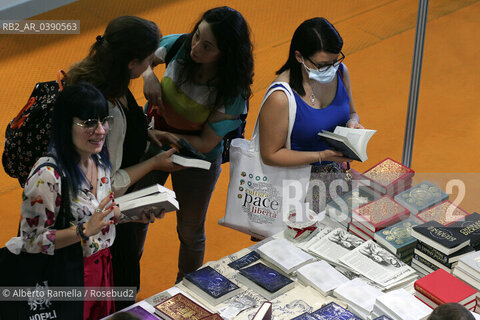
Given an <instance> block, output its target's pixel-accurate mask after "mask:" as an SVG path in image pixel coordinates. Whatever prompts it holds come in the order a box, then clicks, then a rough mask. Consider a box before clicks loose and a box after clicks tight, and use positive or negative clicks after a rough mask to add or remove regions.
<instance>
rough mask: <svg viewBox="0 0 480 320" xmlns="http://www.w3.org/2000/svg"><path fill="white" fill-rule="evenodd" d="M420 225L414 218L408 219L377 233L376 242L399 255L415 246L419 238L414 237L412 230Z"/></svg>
mask: <svg viewBox="0 0 480 320" xmlns="http://www.w3.org/2000/svg"><path fill="white" fill-rule="evenodd" d="M417 225H418V223H417V222H416V220H414V219H413V218H408V219H406V220H402V221H400V222H397V223H396V224H394V225H391V226H389V227H386V228H385V229H383V230H380V231H377V232H376V233H375V235H374V237H373V238H374V239H375V241H377V242H378V243H380V244H381V245H382V246H384V247H385V248H387V249H388V250H390V252H393V253H395V254H396V253H398V252H401V251H403V250H405V249H407V248H410V247H412V248H413V246H415V244H416V242H417V238H415V237H413V236H412V228H413V227H414V226H417Z"/></svg>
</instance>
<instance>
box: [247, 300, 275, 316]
mask: <svg viewBox="0 0 480 320" xmlns="http://www.w3.org/2000/svg"><path fill="white" fill-rule="evenodd" d="M252 320H272V303H271V302H270V301H265V302H264V303H262V305H261V306H260V308H258V310H257V312H256V313H255V315H254V316H253V318H252Z"/></svg>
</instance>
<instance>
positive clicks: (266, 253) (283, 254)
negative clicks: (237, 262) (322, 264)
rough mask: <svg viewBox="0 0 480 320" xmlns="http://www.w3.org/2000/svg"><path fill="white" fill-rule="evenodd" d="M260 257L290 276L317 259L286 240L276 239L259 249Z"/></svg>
mask: <svg viewBox="0 0 480 320" xmlns="http://www.w3.org/2000/svg"><path fill="white" fill-rule="evenodd" d="M257 252H258V253H259V254H260V256H261V257H262V258H263V259H265V260H266V261H268V262H269V263H272V264H273V265H274V266H275V267H278V268H279V269H280V270H282V271H283V272H285V273H287V274H290V273H292V272H293V271H295V270H296V269H298V268H300V267H301V266H303V265H305V264H307V263H309V262H311V261H314V260H315V258H314V257H313V256H312V255H310V254H308V253H306V252H305V251H303V250H301V249H299V248H298V247H297V246H295V245H294V244H293V243H292V242H290V241H288V240H286V239H274V240H272V241H269V242H267V243H265V244H264V245H262V246H260V247H258V248H257Z"/></svg>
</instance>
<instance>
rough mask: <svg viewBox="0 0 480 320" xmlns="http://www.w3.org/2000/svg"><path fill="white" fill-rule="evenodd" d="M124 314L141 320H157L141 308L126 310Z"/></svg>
mask: <svg viewBox="0 0 480 320" xmlns="http://www.w3.org/2000/svg"><path fill="white" fill-rule="evenodd" d="M125 312H127V313H130V314H132V315H134V316H137V317H138V318H140V319H141V320H158V317H156V316H154V315H153V314H151V313H150V312H148V311H147V310H145V309H144V308H142V307H141V306H136V307H133V308H131V309H128V310H127V311H125Z"/></svg>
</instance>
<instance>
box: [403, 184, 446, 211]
mask: <svg viewBox="0 0 480 320" xmlns="http://www.w3.org/2000/svg"><path fill="white" fill-rule="evenodd" d="M444 200H448V194H446V193H445V192H444V191H443V190H442V189H440V188H438V187H437V186H435V185H433V184H432V183H431V182H429V181H423V182H420V183H419V184H418V185H416V186H414V187H412V188H410V189H408V190H405V191H403V192H401V193H399V194H397V195H396V196H395V201H397V202H398V203H400V204H401V205H402V206H404V207H405V208H407V209H408V210H409V211H410V213H411V214H417V213H419V212H421V211H424V210H426V209H428V208H430V207H432V206H434V205H436V204H438V203H440V202H442V201H444Z"/></svg>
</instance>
